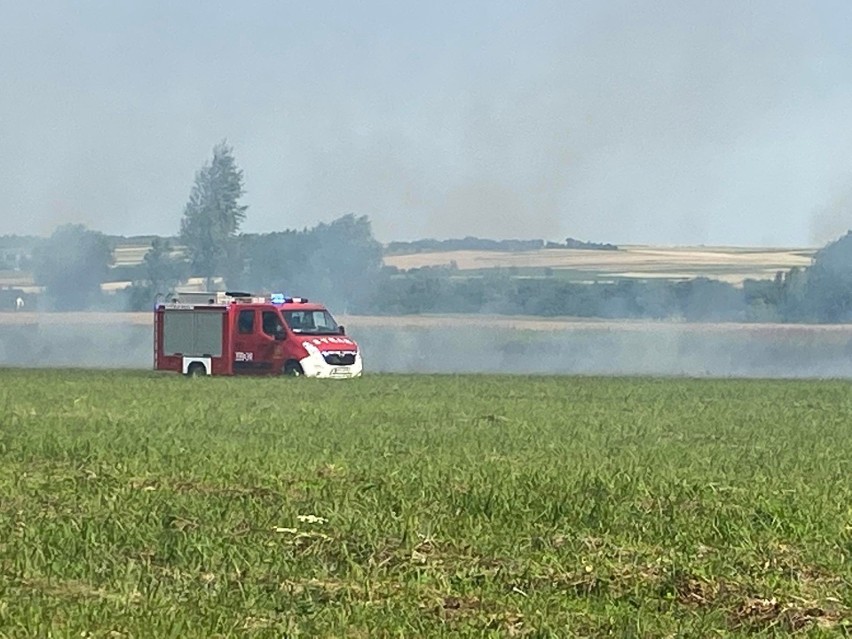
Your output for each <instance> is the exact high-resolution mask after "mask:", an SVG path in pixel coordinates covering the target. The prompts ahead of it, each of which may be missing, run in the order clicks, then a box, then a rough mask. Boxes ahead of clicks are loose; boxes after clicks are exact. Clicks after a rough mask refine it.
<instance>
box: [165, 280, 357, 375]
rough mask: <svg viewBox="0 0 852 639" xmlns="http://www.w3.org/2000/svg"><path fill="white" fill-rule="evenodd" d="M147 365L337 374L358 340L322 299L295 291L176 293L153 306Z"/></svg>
mask: <svg viewBox="0 0 852 639" xmlns="http://www.w3.org/2000/svg"><path fill="white" fill-rule="evenodd" d="M154 368H155V369H156V370H164V371H174V372H178V373H183V374H185V375H291V376H300V375H305V376H307V377H326V378H337V379H344V378H350V377H359V376H360V375H361V373H362V370H363V364H362V361H361V353H360V351H359V349H358V345H357V344H356V343H355V342H354V341H353V340H352V339H350V338H349V337H346V332H345V330H344V328H343V327H342V326H339V325H338V324H337V322H336V321H335V320H334V318H333V317H332V315H331V313H329V312H328V310H327V309H326V308H325V307H324V306H323V305H322V304H316V303H312V302H310V301H308V300H307V299H305V298H300V297H286V296H284V295H280V294H276V295H270V296H255V295H252V294H250V293H242V292H225V293H176V294H173V295H171V296H169V300H168V302H165V303H160V304H157V306H156V308H155V310H154Z"/></svg>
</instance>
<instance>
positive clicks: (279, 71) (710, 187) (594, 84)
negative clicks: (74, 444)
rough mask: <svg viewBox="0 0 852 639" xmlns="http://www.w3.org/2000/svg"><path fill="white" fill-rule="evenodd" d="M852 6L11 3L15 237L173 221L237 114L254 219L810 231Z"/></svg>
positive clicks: (6, 50) (2, 100) (582, 230)
mask: <svg viewBox="0 0 852 639" xmlns="http://www.w3.org/2000/svg"><path fill="white" fill-rule="evenodd" d="M850 18H852V6H850V5H848V4H844V3H837V2H828V1H822V2H815V3H782V4H779V3H776V2H771V1H769V0H758V1H756V2H748V3H735V2H722V3H708V2H703V1H701V0H686V1H684V0H664V1H662V2H655V3H648V2H641V1H639V0H603V1H601V2H595V3H571V2H554V1H552V0H538V1H531V2H523V3H511V2H485V1H474V2H465V3H458V2H447V1H441V0H438V1H437V2H431V3H421V4H418V5H412V4H411V3H389V2H386V1H384V0H372V1H368V2H362V3H358V4H357V5H355V4H351V5H341V4H340V3H327V2H314V3H295V2H284V3H281V2H269V1H266V2H259V1H247V2H241V3H230V4H228V3H203V4H202V3H199V2H191V1H190V2H183V3H174V2H167V1H166V0H151V1H149V2H142V3H114V2H103V1H101V0H83V1H81V2H77V3H73V5H72V4H69V3H63V2H59V1H58V0H46V1H45V2H40V3H37V4H34V3H14V2H6V3H2V6H0V57H2V59H3V60H4V64H3V65H0V85H2V86H3V88H4V91H3V93H2V96H0V139H2V140H3V145H4V153H3V154H2V155H0V192H2V193H3V194H4V198H3V203H2V205H0V206H2V207H3V209H2V210H0V234H2V233H12V232H17V233H38V234H42V235H46V234H48V233H49V232H50V231H51V230H52V229H53V227H54V226H55V225H57V224H59V223H64V222H82V223H85V224H86V225H87V226H89V227H90V228H94V229H98V230H101V231H103V232H106V233H110V234H124V235H134V234H159V235H171V234H174V233H175V232H176V231H177V228H178V224H179V219H180V213H181V210H182V207H183V204H184V203H185V200H186V197H187V194H188V192H189V188H190V186H191V182H192V177H193V175H194V173H195V171H196V170H197V169H198V167H199V166H201V164H202V163H203V162H204V160H205V159H206V158H207V156H208V153H209V149H210V147H211V146H212V145H213V144H214V143H215V142H216V141H218V140H220V139H222V138H223V137H227V138H228V140H229V141H231V143H233V145H234V147H235V152H236V157H237V161H238V163H239V164H240V167H241V168H242V169H244V171H245V175H246V187H247V190H248V194H247V196H246V200H245V202H246V203H247V204H248V205H249V206H250V208H249V211H248V217H247V221H246V224H245V227H244V228H245V230H246V231H248V232H266V231H276V230H280V229H281V228H300V227H302V226H310V225H313V224H315V223H316V222H317V221H318V220H329V219H333V218H334V217H336V216H339V215H341V214H343V213H346V212H350V211H354V212H356V213H357V214H364V215H369V216H370V217H371V219H372V220H373V221H374V224H375V229H376V233H377V236H378V237H379V238H380V239H381V240H383V241H390V240H398V239H416V238H419V237H424V236H427V237H428V236H434V237H449V236H463V235H480V236H481V235H488V236H490V237H498V238H499V237H543V238H546V239H561V238H564V237H566V236H569V235H570V236H572V237H585V238H594V239H598V240H602V241H612V242H616V243H655V244H658V243H670V244H696V243H702V242H703V243H722V244H776V245H777V244H781V245H793V246H796V245H801V244H803V243H804V242H806V241H807V239H808V220H807V217H808V215H809V212H810V211H813V210H814V209H815V208H816V207H817V206H819V205H820V203H822V202H824V201H826V199H828V198H827V197H826V194H827V193H829V192H830V185H832V184H834V183H836V182H837V181H838V180H842V179H843V178H844V176H845V172H846V170H847V167H848V166H849V162H850V160H852V131H850V129H849V127H848V126H846V121H847V119H848V118H847V114H848V112H849V110H850V105H852V92H851V91H850V89H849V87H850V86H852V82H850V80H852V76H850V74H852V66H850V65H849V64H848V60H849V59H850V55H852V49H850V47H852V44H850V42H852V40H850V39H849V38H848V34H847V29H845V25H847V24H848V23H849V19H850Z"/></svg>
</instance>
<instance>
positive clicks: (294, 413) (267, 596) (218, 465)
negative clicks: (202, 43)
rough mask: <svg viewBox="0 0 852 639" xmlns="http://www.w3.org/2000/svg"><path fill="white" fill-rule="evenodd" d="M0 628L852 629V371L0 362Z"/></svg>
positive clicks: (99, 632) (122, 631) (211, 632)
mask: <svg viewBox="0 0 852 639" xmlns="http://www.w3.org/2000/svg"><path fill="white" fill-rule="evenodd" d="M0 424H2V428H0V636H2V637H25V636H39V637H48V636H50V637H214V636H223V637H224V636H249V637H296V636H304V637H322V636H335V637H338V636H347V637H383V636H405V637H416V636H477V637H480V636H494V637H503V636H517V637H521V636H529V637H565V636H602V635H611V636H619V637H626V636H635V637H653V636H671V635H678V634H680V635H683V636H745V635H754V634H760V635H782V634H785V633H789V632H791V631H797V632H800V633H802V634H804V635H812V636H837V635H842V634H844V633H850V632H852V596H851V595H850V593H852V566H850V560H852V559H850V558H852V386H850V384H849V383H848V382H831V381H825V382H789V381H787V382H763V381H734V380H725V381H709V380H672V379H639V378H636V379H597V378H572V377H563V378H556V377H540V378H529V377H510V376H502V377H485V376H379V375H374V376H367V377H365V378H363V379H360V380H354V381H351V382H339V383H335V382H332V383H324V382H318V381H315V380H304V379H300V380H283V379H269V380H262V379H259V380H252V379H237V380H235V379H183V378H180V377H179V376H171V375H165V376H163V375H159V374H155V373H147V372H138V373H129V372H114V373H110V372H85V371H20V370H5V371H0Z"/></svg>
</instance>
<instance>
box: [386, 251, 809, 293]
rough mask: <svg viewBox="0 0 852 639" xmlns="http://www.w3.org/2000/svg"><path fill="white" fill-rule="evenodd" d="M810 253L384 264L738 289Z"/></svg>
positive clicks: (600, 254)
mask: <svg viewBox="0 0 852 639" xmlns="http://www.w3.org/2000/svg"><path fill="white" fill-rule="evenodd" d="M814 252H815V251H814V249H785V248H779V249H751V248H735V247H672V248H665V247H651V246H626V247H623V248H621V249H619V250H618V251H596V250H576V249H546V250H540V251H523V252H500V251H447V252H437V253H415V254H411V255H389V256H386V257H385V263H386V264H388V265H389V266H395V267H397V268H400V269H411V268H422V267H424V266H442V265H449V264H451V263H455V265H456V266H457V267H458V268H459V270H461V271H471V270H479V269H489V268H498V267H499V268H507V269H521V270H529V269H538V270H541V269H545V268H547V269H553V270H554V271H557V272H558V271H572V272H576V276H577V277H582V276H586V277H588V278H590V279H614V278H669V279H689V278H694V277H710V278H715V279H720V280H724V281H727V282H731V283H733V284H740V283H742V281H743V280H744V279H748V278H753V279H767V278H772V277H774V276H775V273H776V272H778V271H779V270H789V269H791V268H793V267H796V266H799V267H803V266H808V265H809V264H810V263H811V257H812V255H813V254H814Z"/></svg>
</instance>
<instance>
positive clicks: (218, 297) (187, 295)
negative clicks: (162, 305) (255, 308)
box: [166, 291, 266, 305]
mask: <svg viewBox="0 0 852 639" xmlns="http://www.w3.org/2000/svg"><path fill="white" fill-rule="evenodd" d="M166 301H167V302H168V303H171V304H213V305H226V304H231V303H232V302H244V303H245V302H255V303H262V302H265V301H266V298H265V297H260V296H256V295H252V294H251V293H243V292H241V291H174V292H173V293H169V295H168V296H167V297H166Z"/></svg>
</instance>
